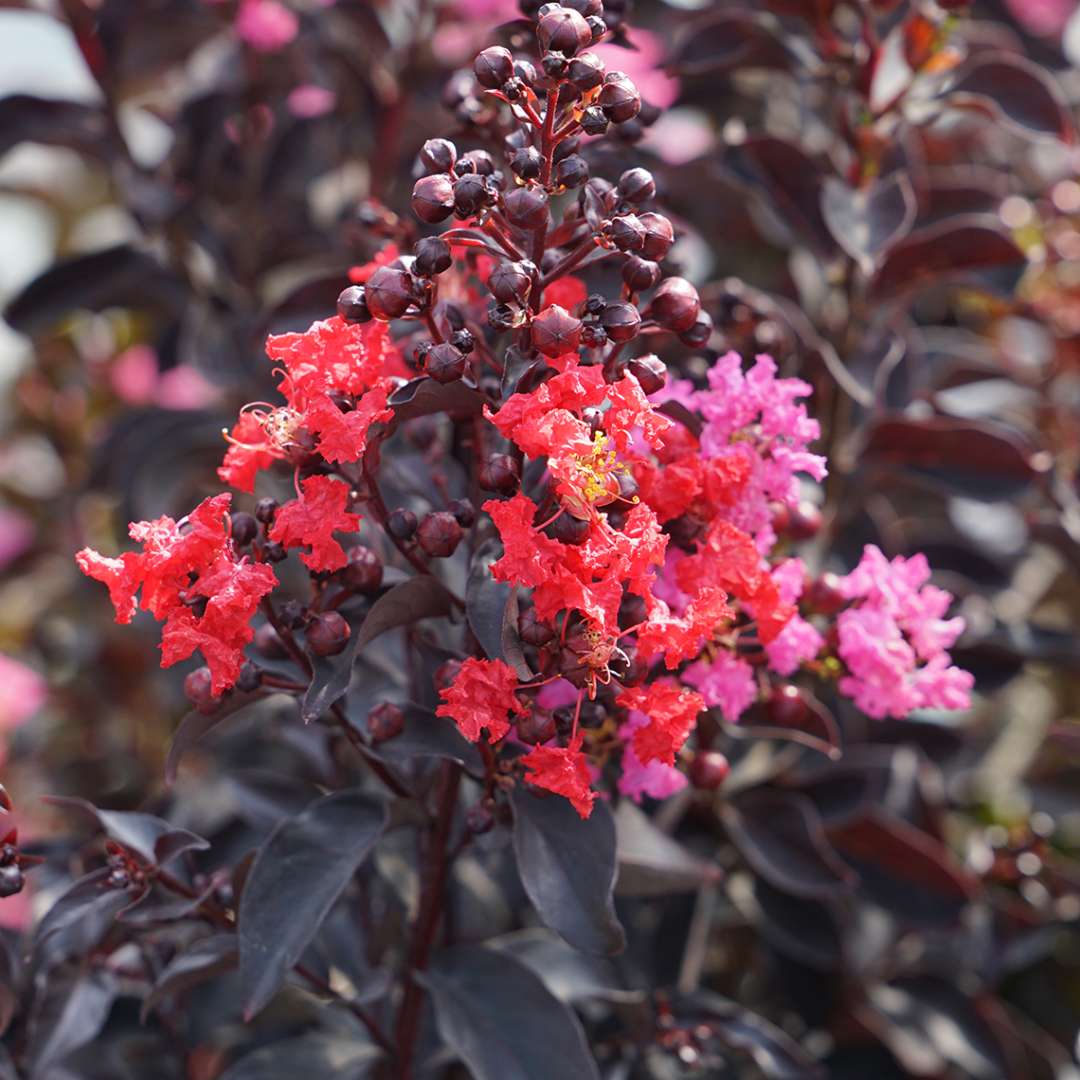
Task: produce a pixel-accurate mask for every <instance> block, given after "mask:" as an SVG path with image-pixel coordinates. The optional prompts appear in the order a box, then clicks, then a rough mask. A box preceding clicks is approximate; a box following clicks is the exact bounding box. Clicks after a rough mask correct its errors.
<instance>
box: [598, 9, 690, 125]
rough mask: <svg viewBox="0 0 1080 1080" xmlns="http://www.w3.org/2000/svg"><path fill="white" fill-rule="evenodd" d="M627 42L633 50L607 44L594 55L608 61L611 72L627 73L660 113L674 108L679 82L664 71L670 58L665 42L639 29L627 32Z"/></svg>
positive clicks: (602, 45)
mask: <svg viewBox="0 0 1080 1080" xmlns="http://www.w3.org/2000/svg"><path fill="white" fill-rule="evenodd" d="M627 39H628V40H629V41H630V43H631V44H632V45H633V46H634V48H633V49H624V48H623V47H622V46H621V45H609V44H607V43H603V44H600V45H597V46H595V47H594V48H593V49H592V51H593V52H594V53H596V54H597V56H599V57H600V58H601V59H602V60H603V61H604V63H605V65H606V66H607V69H608V71H624V72H626V74H627V75H629V76H630V78H631V79H633V80H634V83H635V84H636V85H637V88H638V90H640V91H641V96H642V97H643V98H644V99H645V100H646V101H647V102H648V103H649V104H650V105H655V106H656V107H657V108H658V109H666V108H668V107H669V106H671V105H674V104H675V102H676V100H677V99H678V97H679V80H678V79H675V78H673V77H672V76H670V75H668V74H666V73H665V72H664V71H662V70H661V68H660V65H661V64H662V63H663V62H664V57H665V56H666V54H667V47H666V46H665V44H664V40H663V38H661V37H660V36H659V35H657V34H654V33H652V32H651V31H649V30H640V29H637V28H635V29H632V30H629V31H628V32H627Z"/></svg>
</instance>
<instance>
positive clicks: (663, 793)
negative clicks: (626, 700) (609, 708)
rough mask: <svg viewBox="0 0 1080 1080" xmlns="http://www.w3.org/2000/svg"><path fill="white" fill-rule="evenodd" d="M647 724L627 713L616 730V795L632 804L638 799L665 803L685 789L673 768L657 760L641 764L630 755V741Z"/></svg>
mask: <svg viewBox="0 0 1080 1080" xmlns="http://www.w3.org/2000/svg"><path fill="white" fill-rule="evenodd" d="M648 722H649V718H648V717H647V716H646V715H645V714H644V713H640V712H636V711H631V712H630V713H629V714H628V716H627V720H626V723H625V724H623V725H622V726H621V727H620V728H619V738H621V739H622V740H623V743H624V745H623V756H622V775H621V776H620V777H619V791H620V792H621V793H622V794H623V795H626V796H628V797H629V798H631V799H633V800H634V802H636V803H639V802H641V797H642V795H648V796H649V797H650V798H652V799H666V798H668V797H670V796H671V795H674V794H675V793H676V792H677V791H682V789H683V788H684V787H686V777H685V776H684V775H683V774H682V773H681V772H679V770H678V769H676V768H675V766H674V765H666V764H664V762H662V761H659V760H654V761H650V762H648V763H647V764H642V762H641V759H640V758H639V757H638V756H637V754H636V753H635V752H634V744H633V743H632V742H631V738H630V737H631V736H632V735H633V734H634V732H635V731H637V729H638V728H639V727H644V725H645V724H647V723H648Z"/></svg>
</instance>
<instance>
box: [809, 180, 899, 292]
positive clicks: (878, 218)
mask: <svg viewBox="0 0 1080 1080" xmlns="http://www.w3.org/2000/svg"><path fill="white" fill-rule="evenodd" d="M916 208H917V206H916V200H915V192H914V190H913V189H912V186H911V181H910V180H909V179H908V178H907V176H906V175H905V174H904V173H902V172H894V173H892V174H890V175H889V176H887V177H885V178H884V179H882V180H877V181H874V182H872V183H870V184H869V185H867V186H866V187H864V188H850V187H848V186H847V184H845V183H844V182H843V180H840V179H839V178H837V177H835V176H830V177H826V179H825V182H824V184H823V187H822V191H821V212H822V215H823V216H824V218H825V223H826V224H827V225H828V227H829V231H830V232H831V233H832V235H833V238H834V239H835V240H836V242H837V243H838V244H839V245H840V246H841V247H842V248H843V249H844V250H845V251H846V252H847V253H848V254H849V255H850V256H851V257H852V258H853V259H854V260H855V261H856V262H858V263H859V264H860V265H861V266H862V267H863V268H864V269H865V270H866V271H867V272H868V273H869V272H871V271H872V270H873V268H874V266H875V265H876V264H877V263H878V262H880V260H881V258H882V256H883V255H884V254H885V253H886V252H887V251H888V250H889V248H891V247H892V246H893V245H894V244H896V243H897V242H898V241H899V240H902V239H903V238H904V237H905V236H906V235H907V234H908V232H909V231H910V230H911V226H912V223H913V222H914V220H915V213H916Z"/></svg>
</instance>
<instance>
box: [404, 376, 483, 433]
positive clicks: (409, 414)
mask: <svg viewBox="0 0 1080 1080" xmlns="http://www.w3.org/2000/svg"><path fill="white" fill-rule="evenodd" d="M390 405H391V406H393V409H394V421H395V423H400V422H401V421H403V420H414V419H416V417H418V416H430V415H431V414H432V413H441V412H445V413H449V414H450V415H452V416H476V415H478V414H479V413H480V411H481V410H482V409H483V407H484V399H483V397H482V396H481V395H480V394H478V393H477V392H476V391H475V390H473V389H472V388H471V387H468V386H466V385H465V384H464V383H463V382H461V381H460V380H459V381H458V382H452V383H437V382H435V380H434V379H429V378H427V376H421V377H420V378H418V379H413V380H412V382H407V383H406V384H405V385H404V386H401V387H398V389H397V390H395V391H394V392H393V393H392V394H391V395H390Z"/></svg>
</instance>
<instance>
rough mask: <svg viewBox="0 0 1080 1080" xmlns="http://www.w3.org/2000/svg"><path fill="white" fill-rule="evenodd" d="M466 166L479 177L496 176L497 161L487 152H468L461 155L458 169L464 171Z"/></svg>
mask: <svg viewBox="0 0 1080 1080" xmlns="http://www.w3.org/2000/svg"><path fill="white" fill-rule="evenodd" d="M466 166H467V167H468V169H469V171H470V172H473V173H475V174H476V175H477V176H494V175H495V159H494V158H493V157H492V156H491V155H490V154H489V153H488V152H487V151H486V150H467V151H466V152H465V153H464V154H462V155H461V161H460V163H459V165H458V168H459V169H461V170H462V171H464V169H465V167H466Z"/></svg>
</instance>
